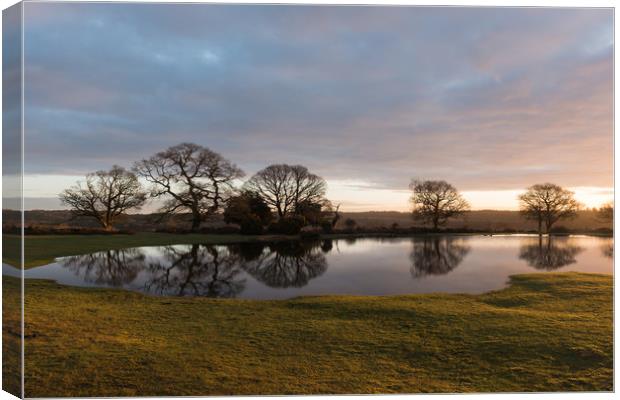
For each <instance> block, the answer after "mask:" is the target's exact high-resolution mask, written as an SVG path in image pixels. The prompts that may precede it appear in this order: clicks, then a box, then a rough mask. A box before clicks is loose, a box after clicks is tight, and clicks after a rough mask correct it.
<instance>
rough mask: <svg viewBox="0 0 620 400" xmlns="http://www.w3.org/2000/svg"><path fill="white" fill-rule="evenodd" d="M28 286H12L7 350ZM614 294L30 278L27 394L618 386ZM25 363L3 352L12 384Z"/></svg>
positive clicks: (603, 281) (565, 287)
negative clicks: (176, 291)
mask: <svg viewBox="0 0 620 400" xmlns="http://www.w3.org/2000/svg"><path fill="white" fill-rule="evenodd" d="M61 239H62V238H61ZM184 239H185V241H187V236H184ZM115 240H117V239H115ZM119 245H120V243H119ZM66 246H70V245H66ZM58 251H59V252H61V250H58ZM89 251H90V249H89ZM18 283H19V281H18V280H16V279H13V278H9V277H5V278H4V288H3V301H4V303H5V309H4V311H5V312H4V314H3V322H4V326H3V329H4V332H3V337H4V343H3V344H4V346H5V350H6V349H9V350H10V349H12V348H15V346H16V345H17V344H18V342H17V341H18V340H19V339H18V337H17V336H16V335H15V332H19V313H18V309H19V306H18V304H17V301H18V295H17V293H18V290H19V287H18ZM612 287H613V278H612V277H611V276H609V275H592V274H579V273H561V274H532V275H520V276H516V277H514V278H513V281H512V284H511V286H510V287H508V288H506V289H503V290H500V291H497V292H492V293H487V294H483V295H453V294H451V295H410V296H390V297H345V296H340V297H305V298H298V299H292V300H285V301H251V300H230V299H228V300H223V299H207V298H162V297H149V296H145V295H142V294H138V293H133V292H127V291H120V290H108V289H85V288H72V287H66V286H61V285H58V284H55V283H52V282H49V281H27V283H26V293H27V298H26V304H25V315H26V332H25V334H26V339H25V340H26V343H25V349H26V355H25V357H26V377H25V380H26V390H25V394H26V396H28V397H47V396H121V395H136V396H138V395H140V396H145V395H150V396H155V395H225V394H239V395H241V394H302V393H303V394H306V393H307V394H310V393H418V392H504V391H583V390H587V391H594V390H604V391H610V390H612V389H613V387H612V377H613V374H612V368H613V359H612V355H613V352H612V345H613V341H612V332H613V325H612ZM12 310H13V311H12ZM16 366H17V353H15V352H11V351H8V352H6V351H5V359H4V368H5V374H6V375H5V376H7V377H10V376H14V375H15V372H16V371H15V370H14V369H15V368H16ZM15 384H16V382H10V381H8V382H7V381H5V387H6V388H9V389H10V387H11V385H15Z"/></svg>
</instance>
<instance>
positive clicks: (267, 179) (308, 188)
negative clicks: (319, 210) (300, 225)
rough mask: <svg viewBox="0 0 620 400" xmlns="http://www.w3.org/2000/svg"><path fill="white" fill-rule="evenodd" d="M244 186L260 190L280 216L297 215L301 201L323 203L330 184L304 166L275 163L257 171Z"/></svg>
mask: <svg viewBox="0 0 620 400" xmlns="http://www.w3.org/2000/svg"><path fill="white" fill-rule="evenodd" d="M244 186H245V188H246V189H248V190H251V191H254V192H256V193H258V194H259V195H260V196H261V197H262V198H263V200H264V201H265V202H266V203H267V204H269V206H270V207H271V208H273V209H274V210H275V211H276V212H277V213H278V216H279V217H280V218H282V217H284V216H287V215H289V214H294V213H295V211H296V210H299V209H300V207H299V206H300V205H301V204H302V203H306V204H308V203H309V204H323V203H324V201H325V198H324V197H325V192H326V190H327V184H326V183H325V180H324V179H323V178H321V177H320V176H317V175H315V174H312V173H310V172H309V171H308V169H307V168H306V167H304V166H301V165H287V164H275V165H270V166H268V167H267V168H265V169H263V170H261V171H258V172H257V173H256V174H255V175H254V176H253V177H252V178H251V179H250V180H249V181H247V182H246V183H245V185H244Z"/></svg>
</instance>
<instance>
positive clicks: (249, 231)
mask: <svg viewBox="0 0 620 400" xmlns="http://www.w3.org/2000/svg"><path fill="white" fill-rule="evenodd" d="M241 233H242V234H244V235H260V234H261V233H263V223H262V221H261V219H260V218H259V217H258V216H257V215H254V214H250V215H247V216H246V217H245V218H244V220H243V221H241Z"/></svg>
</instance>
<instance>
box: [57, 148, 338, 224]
mask: <svg viewBox="0 0 620 400" xmlns="http://www.w3.org/2000/svg"><path fill="white" fill-rule="evenodd" d="M244 176H245V173H244V172H243V171H242V170H241V169H240V168H239V167H237V166H236V165H235V164H234V163H232V162H231V161H229V160H227V159H226V158H224V157H222V156H221V155H220V154H218V153H216V152H214V151H212V150H210V149H208V148H206V147H203V146H199V145H197V144H193V143H182V144H179V145H177V146H173V147H170V148H168V149H167V150H164V151H162V152H159V153H157V154H155V155H153V156H152V157H150V158H147V159H143V160H140V161H138V162H136V163H134V165H133V168H132V169H131V170H126V169H124V168H123V167H119V166H116V165H115V166H113V167H112V169H111V170H109V171H97V172H94V173H92V174H88V175H87V176H86V179H85V181H84V182H78V183H77V184H76V185H74V186H72V187H70V188H68V189H66V190H64V191H63V192H62V193H61V194H60V195H59V197H60V200H61V202H62V203H63V204H66V205H68V206H70V207H71V209H72V210H73V211H74V213H75V214H76V215H79V216H86V217H92V218H94V219H96V220H97V221H98V222H99V223H100V224H101V226H102V227H103V228H104V229H106V230H110V229H112V227H113V225H114V222H115V221H116V220H118V218H119V217H120V216H122V215H123V214H125V213H127V212H128V211H130V210H138V209H140V208H141V207H142V206H143V205H144V204H145V203H146V202H147V201H148V199H149V198H150V199H160V200H161V201H162V203H163V206H162V207H161V209H160V213H161V214H162V215H163V216H166V215H171V214H175V213H185V214H188V215H190V216H191V230H192V231H197V230H198V229H199V228H200V225H201V223H202V222H203V221H205V220H207V219H208V218H209V217H211V216H213V215H216V214H220V213H223V215H224V218H225V220H226V222H229V223H237V224H239V225H241V227H242V231H244V232H245V233H261V232H262V231H263V229H264V228H265V227H267V226H271V228H272V229H274V230H276V231H278V230H281V231H283V232H282V233H297V232H299V230H300V229H301V228H302V227H303V226H305V225H307V224H312V225H322V226H324V227H330V228H331V227H333V226H334V225H335V224H336V222H337V220H338V218H339V214H338V210H337V207H336V208H335V209H334V208H333V207H332V205H331V203H330V202H329V201H328V200H327V199H326V198H325V193H326V190H327V184H326V182H325V180H324V179H323V178H321V177H320V176H318V175H315V174H313V173H311V172H309V171H308V169H307V168H306V167H303V166H301V165H287V164H275V165H270V166H268V167H267V168H265V169H263V170H261V171H259V172H257V173H256V174H255V175H254V176H252V177H251V178H250V179H249V180H248V181H247V182H245V183H243V184H242V185H241V186H239V183H240V179H241V178H243V177H244ZM139 178H142V179H143V180H145V181H146V182H148V183H149V184H150V187H149V188H148V189H147V188H144V187H143V185H142V184H141V183H140V180H139Z"/></svg>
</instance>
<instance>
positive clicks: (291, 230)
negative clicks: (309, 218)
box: [269, 216, 306, 235]
mask: <svg viewBox="0 0 620 400" xmlns="http://www.w3.org/2000/svg"><path fill="white" fill-rule="evenodd" d="M304 225H306V220H305V218H303V217H299V216H292V217H282V218H280V219H279V220H278V221H276V222H274V223H272V224H270V225H269V232H272V233H279V234H282V235H297V234H298V233H299V232H300V231H301V228H303V227H304Z"/></svg>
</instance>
